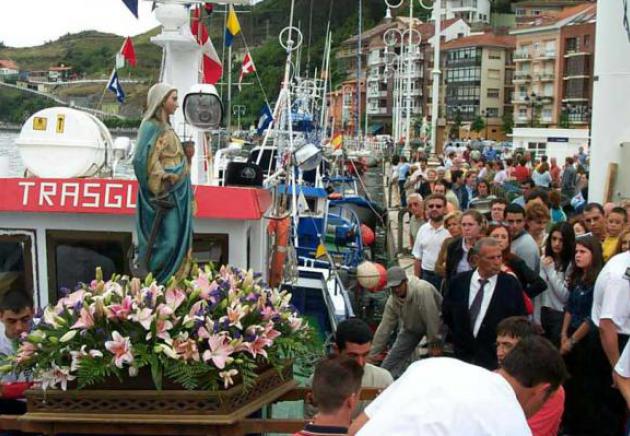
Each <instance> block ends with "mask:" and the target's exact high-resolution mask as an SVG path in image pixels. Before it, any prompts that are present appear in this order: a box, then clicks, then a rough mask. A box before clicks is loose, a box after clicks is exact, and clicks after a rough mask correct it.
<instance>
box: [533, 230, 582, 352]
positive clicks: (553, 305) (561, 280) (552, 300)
mask: <svg viewBox="0 0 630 436" xmlns="http://www.w3.org/2000/svg"><path fill="white" fill-rule="evenodd" d="M574 256H575V233H574V232H573V227H572V226H571V224H569V223H567V222H560V223H556V224H554V225H553V227H552V228H551V231H550V232H549V236H548V237H547V241H546V243H545V249H544V253H543V258H542V259H541V262H540V276H541V277H542V278H543V280H544V281H545V283H547V290H546V291H545V292H543V293H542V294H541V295H540V297H539V298H538V299H537V301H536V306H537V307H538V308H540V323H541V325H542V327H543V329H544V331H545V336H546V337H547V339H549V340H550V341H551V342H553V343H554V344H555V345H556V346H557V347H560V331H561V329H562V321H563V319H564V308H565V306H566V304H567V301H568V299H569V288H568V286H567V279H568V278H569V275H570V273H571V269H572V266H571V265H572V264H573V258H574Z"/></svg>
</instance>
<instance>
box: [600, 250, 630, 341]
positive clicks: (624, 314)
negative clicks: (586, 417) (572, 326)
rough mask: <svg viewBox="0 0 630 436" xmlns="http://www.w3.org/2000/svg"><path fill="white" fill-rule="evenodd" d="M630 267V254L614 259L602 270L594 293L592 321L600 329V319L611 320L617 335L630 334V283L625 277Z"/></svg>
mask: <svg viewBox="0 0 630 436" xmlns="http://www.w3.org/2000/svg"><path fill="white" fill-rule="evenodd" d="M628 267H630V252H628V251H626V252H624V253H621V254H618V255H616V256H614V257H612V258H611V259H610V260H609V261H608V262H607V263H606V266H604V268H603V269H602V270H601V272H600V273H599V276H598V277H597V281H596V282H595V289H594V291H593V309H592V310H591V319H592V320H593V323H594V324H595V325H596V326H597V327H599V320H600V319H610V320H612V321H613V322H614V323H615V326H616V327H617V333H622V334H626V335H627V334H630V281H628V279H626V278H625V277H624V275H625V273H626V269H627V268H628Z"/></svg>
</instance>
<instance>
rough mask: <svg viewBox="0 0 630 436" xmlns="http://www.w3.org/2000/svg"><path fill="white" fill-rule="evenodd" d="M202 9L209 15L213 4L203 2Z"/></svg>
mask: <svg viewBox="0 0 630 436" xmlns="http://www.w3.org/2000/svg"><path fill="white" fill-rule="evenodd" d="M203 7H204V9H205V10H206V13H207V14H208V15H210V14H211V13H212V11H213V10H214V3H210V2H205V3H204V5H203Z"/></svg>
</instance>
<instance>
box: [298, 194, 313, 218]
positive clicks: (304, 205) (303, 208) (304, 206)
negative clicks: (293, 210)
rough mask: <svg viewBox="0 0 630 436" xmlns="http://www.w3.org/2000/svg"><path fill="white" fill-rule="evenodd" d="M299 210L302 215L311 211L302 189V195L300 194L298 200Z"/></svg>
mask: <svg viewBox="0 0 630 436" xmlns="http://www.w3.org/2000/svg"><path fill="white" fill-rule="evenodd" d="M297 210H298V213H300V214H304V213H306V212H310V209H309V208H308V202H307V201H306V197H305V196H304V192H303V191H302V190H301V189H300V193H299V194H298V199H297Z"/></svg>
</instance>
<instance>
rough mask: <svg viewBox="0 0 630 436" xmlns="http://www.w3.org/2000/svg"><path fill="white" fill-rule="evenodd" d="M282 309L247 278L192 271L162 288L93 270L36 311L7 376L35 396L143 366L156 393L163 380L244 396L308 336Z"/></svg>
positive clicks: (286, 300) (226, 270)
mask: <svg viewBox="0 0 630 436" xmlns="http://www.w3.org/2000/svg"><path fill="white" fill-rule="evenodd" d="M290 300H291V294H290V293H287V292H286V291H282V292H280V291H278V290H276V289H271V288H269V287H266V286H265V285H264V284H262V283H261V280H260V279H259V278H256V277H255V275H254V274H253V273H252V272H251V271H249V272H245V271H241V270H239V269H237V268H231V267H225V266H224V267H221V269H220V270H218V271H216V270H214V269H212V267H209V266H208V267H206V268H205V269H199V268H197V267H196V266H194V267H193V269H192V273H191V275H190V277H188V278H187V279H184V280H182V281H180V282H175V280H174V279H172V280H171V281H170V282H169V283H168V284H167V285H166V286H160V285H158V284H157V283H156V282H155V281H153V279H152V277H151V276H149V277H147V278H146V279H145V280H144V281H141V280H139V279H137V278H131V279H130V278H128V277H125V276H123V277H120V276H114V277H112V279H111V280H109V281H103V278H102V273H101V272H100V270H97V274H96V279H95V280H93V281H92V282H91V283H90V284H81V285H80V287H79V288H78V289H77V290H76V291H74V292H72V293H70V294H68V295H67V296H65V297H64V298H61V299H60V300H59V301H58V302H57V304H56V305H54V306H53V305H51V306H48V307H47V308H46V309H45V310H44V313H43V317H42V319H41V322H40V323H39V324H38V325H37V327H36V329H34V330H33V331H31V332H30V333H29V334H28V335H27V336H26V337H24V338H22V342H21V344H20V346H19V348H18V351H17V353H16V354H15V355H14V356H12V357H11V358H10V363H11V367H10V369H11V370H12V371H16V372H30V373H32V375H33V378H34V379H35V380H36V381H39V382H41V385H42V388H43V389H47V388H57V387H61V389H63V390H66V388H67V385H68V382H72V383H75V384H76V386H77V388H79V389H81V388H84V387H87V386H90V385H94V384H96V383H103V382H105V381H106V380H110V379H112V378H113V377H116V378H118V379H119V380H120V381H121V382H122V381H123V380H124V379H126V377H127V376H130V377H135V376H137V375H138V373H139V372H140V370H142V369H143V368H145V367H146V368H148V369H150V372H151V377H152V379H153V383H154V385H155V387H156V388H157V389H162V384H163V379H164V378H166V379H167V380H170V381H171V382H173V383H175V384H178V385H180V386H182V387H184V388H186V389H209V390H218V389H228V388H229V387H230V386H232V385H233V384H235V383H236V382H237V380H239V381H241V382H242V383H244V385H245V386H246V387H247V386H250V385H251V383H252V382H253V381H254V379H255V377H256V372H255V370H256V368H257V367H258V366H260V365H273V366H275V367H278V368H279V367H282V366H283V365H285V364H286V362H287V360H290V359H293V358H294V357H295V356H296V355H297V354H299V353H301V352H303V351H305V350H306V345H305V344H307V343H308V342H309V341H308V339H309V337H310V328H309V327H308V326H307V324H306V323H305V322H304V321H303V319H302V318H300V317H299V316H298V314H297V312H296V311H295V308H294V307H293V306H292V305H291V304H290ZM5 369H7V368H5ZM143 371H145V370H143Z"/></svg>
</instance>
